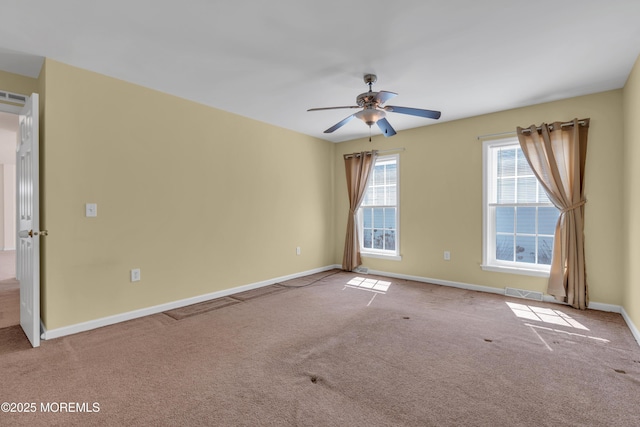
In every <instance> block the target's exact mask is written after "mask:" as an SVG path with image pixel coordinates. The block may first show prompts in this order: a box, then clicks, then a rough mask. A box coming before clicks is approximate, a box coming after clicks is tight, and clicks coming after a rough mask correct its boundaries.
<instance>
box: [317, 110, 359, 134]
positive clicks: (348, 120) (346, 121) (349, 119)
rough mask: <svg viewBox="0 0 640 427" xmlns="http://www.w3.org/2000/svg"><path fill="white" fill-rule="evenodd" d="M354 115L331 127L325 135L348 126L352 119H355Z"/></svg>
mask: <svg viewBox="0 0 640 427" xmlns="http://www.w3.org/2000/svg"><path fill="white" fill-rule="evenodd" d="M353 117H354V115H353V114H352V115H350V116H349V117H347V118H345V119H343V120H341V121H339V122H338V123H336V124H335V125H333V126H331V127H330V128H329V129H327V130H325V131H324V133H331V132H333V131H334V130H337V129H340V128H341V127H342V126H344V125H346V124H347V123H349V122H350V121H351V119H353Z"/></svg>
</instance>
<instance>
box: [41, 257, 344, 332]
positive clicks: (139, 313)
mask: <svg viewBox="0 0 640 427" xmlns="http://www.w3.org/2000/svg"><path fill="white" fill-rule="evenodd" d="M334 268H340V267H339V266H337V265H329V266H326V267H320V268H315V269H313V270H308V271H303V272H300V273H295V274H290V275H288V276H282V277H276V278H273V279H269V280H263V281H261V282H255V283H250V284H248V285H243V286H238V287H235V288H230V289H224V290H222V291H217V292H212V293H209V294H205V295H199V296H196V297H191V298H185V299H181V300H178V301H172V302H168V303H166V304H160V305H155V306H152V307H147V308H141V309H139V310H134V311H129V312H126V313H120V314H116V315H113V316H108V317H102V318H100V319H95V320H89V321H87V322H82V323H76V324H74V325H69V326H63V327H62V328H56V329H51V330H47V329H46V328H45V327H44V325H42V324H41V328H42V334H41V338H42V339H43V340H50V339H54V338H60V337H64V336H66V335H72V334H77V333H79V332H85V331H90V330H92V329H97V328H101V327H103V326H109V325H113V324H115V323H120V322H126V321H127V320H133V319H137V318H139V317H144V316H150V315H152V314H157V313H162V312H163V311H168V310H173V309H176V308H180V307H184V306H187V305H191V304H197V303H199V302H204V301H209V300H212V299H216V298H222V297H225V296H228V295H232V294H236V293H238V292H244V291H250V290H252V289H257V288H261V287H263V286H269V285H273V284H275V283H278V282H284V281H286V280H291V279H297V278H298V277H304V276H308V275H310V274H315V273H321V272H323V271H327V270H331V269H334Z"/></svg>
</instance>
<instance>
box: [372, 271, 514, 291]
mask: <svg viewBox="0 0 640 427" xmlns="http://www.w3.org/2000/svg"><path fill="white" fill-rule="evenodd" d="M369 274H376V275H378V276H385V277H395V278H396V279H405V280H413V281H415V282H424V283H433V284H434V285H442V286H449V287H452V288H460V289H466V290H469V291H480V292H489V293H492V294H499V295H504V289H501V288H492V287H491V286H482V285H473V284H471V283H462V282H452V281H450V280H440V279H432V278H429V277H422V276H410V275H408V274H398V273H388V272H386V271H378V270H369Z"/></svg>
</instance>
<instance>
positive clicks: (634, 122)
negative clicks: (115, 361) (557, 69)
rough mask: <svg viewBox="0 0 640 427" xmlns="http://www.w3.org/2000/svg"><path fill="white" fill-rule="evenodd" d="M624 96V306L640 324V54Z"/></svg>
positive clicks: (636, 323) (635, 322) (637, 325)
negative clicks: (639, 119) (639, 124)
mask: <svg viewBox="0 0 640 427" xmlns="http://www.w3.org/2000/svg"><path fill="white" fill-rule="evenodd" d="M623 94H624V95H623V99H624V103H623V105H624V157H623V159H624V161H623V171H624V181H623V182H624V185H623V188H624V192H623V201H624V203H623V206H624V214H623V222H622V228H623V236H624V240H623V245H622V247H623V250H622V257H623V262H624V264H623V265H624V280H623V283H624V298H623V304H622V305H623V307H624V309H625V311H626V312H627V314H628V315H629V317H630V318H631V320H632V321H633V323H634V324H635V325H636V327H638V328H640V263H639V262H638V260H640V221H639V219H640V168H639V167H638V164H640V128H639V127H638V118H639V117H640V57H638V60H637V61H636V64H635V66H634V67H633V70H632V71H631V74H630V75H629V78H628V80H627V83H626V85H625V87H624V91H623Z"/></svg>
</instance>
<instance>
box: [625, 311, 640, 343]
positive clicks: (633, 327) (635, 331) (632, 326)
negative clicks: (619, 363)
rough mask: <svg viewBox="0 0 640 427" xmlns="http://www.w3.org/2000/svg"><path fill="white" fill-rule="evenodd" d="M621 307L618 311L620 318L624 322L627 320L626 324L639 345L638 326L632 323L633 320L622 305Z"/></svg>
mask: <svg viewBox="0 0 640 427" xmlns="http://www.w3.org/2000/svg"><path fill="white" fill-rule="evenodd" d="M621 309H622V310H621V311H620V313H621V314H622V318H623V319H624V321H625V322H627V326H628V327H629V329H630V330H631V334H632V335H633V337H634V338H635V339H636V342H637V343H638V345H640V330H638V327H637V326H636V325H635V324H634V323H633V321H632V320H631V317H629V315H628V314H627V312H626V310H625V309H624V307H621Z"/></svg>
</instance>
